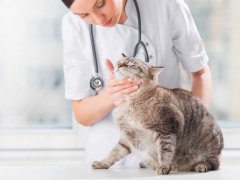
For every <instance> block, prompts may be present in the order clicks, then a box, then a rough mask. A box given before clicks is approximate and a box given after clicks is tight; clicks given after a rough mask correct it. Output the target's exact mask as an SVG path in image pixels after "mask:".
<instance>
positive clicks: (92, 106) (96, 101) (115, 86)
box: [72, 60, 140, 126]
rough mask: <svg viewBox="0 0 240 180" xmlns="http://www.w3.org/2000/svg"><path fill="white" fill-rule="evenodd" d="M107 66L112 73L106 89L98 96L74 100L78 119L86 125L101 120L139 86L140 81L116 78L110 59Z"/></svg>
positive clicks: (73, 103) (74, 109)
mask: <svg viewBox="0 0 240 180" xmlns="http://www.w3.org/2000/svg"><path fill="white" fill-rule="evenodd" d="M106 66H107V69H108V72H109V75H110V80H109V81H108V82H107V84H106V89H105V90H104V91H103V92H102V93H100V94H98V95H96V96H93V97H88V98H85V99H83V100H77V101H72V109H73V112H74V115H75V117H76V120H77V121H78V122H79V123H80V124H82V125H84V126H91V125H92V124H94V123H96V122H97V121H99V120H101V119H102V118H103V117H104V116H105V115H106V114H107V113H109V112H111V111H112V110H113V109H114V108H115V107H117V106H119V105H120V104H122V103H123V102H125V96H126V95H128V94H130V93H132V92H134V91H136V90H137V89H138V88H139V85H140V83H139V82H133V81H132V80H131V79H128V78H125V79H120V80H117V79H115V77H114V67H113V64H112V63H111V61H110V60H106Z"/></svg>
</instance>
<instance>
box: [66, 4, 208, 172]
mask: <svg viewBox="0 0 240 180" xmlns="http://www.w3.org/2000/svg"><path fill="white" fill-rule="evenodd" d="M62 1H63V3H64V4H65V5H66V6H67V7H68V8H69V10H70V11H69V12H68V13H67V14H66V15H65V16H64V17H63V21H62V36H63V46H64V64H63V65H64V77H65V97H66V99H69V100H71V101H72V109H73V112H74V115H75V118H76V120H77V121H78V122H79V123H80V124H82V125H84V126H88V127H90V132H89V136H88V137H86V138H88V140H87V146H86V151H85V160H84V163H85V166H86V167H90V165H91V163H92V162H93V161H95V160H102V159H103V158H105V157H106V156H107V155H108V154H109V153H110V151H111V150H112V148H113V147H114V146H115V144H117V142H118V140H119V138H120V134H119V132H118V130H117V127H115V126H114V123H113V120H112V114H111V111H112V110H113V109H114V108H115V107H117V106H119V105H120V104H121V103H123V102H124V97H125V96H126V95H127V94H130V93H132V92H134V91H137V90H138V88H139V87H140V86H139V82H132V81H131V79H123V80H116V79H115V77H114V72H113V70H114V65H115V63H116V61H117V60H119V59H120V58H121V57H122V53H124V54H125V55H127V56H133V54H134V51H135V47H136V44H137V42H138V41H139V27H141V33H140V35H141V41H142V42H143V44H142V45H141V46H139V47H137V53H136V54H135V57H137V58H138V59H141V60H143V61H144V60H145V61H149V62H148V63H150V64H151V65H153V66H164V69H163V70H162V72H161V74H160V75H159V84H160V85H162V86H163V87H166V88H177V87H181V81H180V65H182V67H183V68H184V70H185V71H186V72H188V73H191V77H192V78H191V80H192V92H193V94H194V95H195V96H196V97H198V98H199V99H200V100H201V101H202V103H203V104H205V105H206V106H207V107H208V106H209V102H210V96H211V72H210V69H209V66H208V56H207V54H206V51H205V49H204V46H203V43H202V40H201V37H200V35H199V33H198V30H197V28H196V25H195V23H194V20H193V18H192V15H191V13H190V11H189V8H188V6H187V5H186V3H185V2H184V0H62ZM136 3H137V5H136ZM137 6H138V8H139V12H137ZM138 13H140V18H141V26H139V18H138ZM90 24H92V26H90ZM144 48H146V49H144ZM146 50H147V55H146ZM96 60H97V63H96ZM96 65H97V66H96ZM94 88H95V89H94ZM97 88H100V89H97ZM139 161H140V160H139V157H138V156H137V154H131V155H129V156H127V157H125V158H124V159H122V160H121V161H119V162H117V163H116V164H115V165H114V166H113V167H119V166H124V167H136V166H138V162H139Z"/></svg>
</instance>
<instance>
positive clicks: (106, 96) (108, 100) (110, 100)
mask: <svg viewBox="0 0 240 180" xmlns="http://www.w3.org/2000/svg"><path fill="white" fill-rule="evenodd" d="M99 95H100V96H101V97H102V101H103V102H106V103H107V104H109V107H110V108H112V109H114V108H115V104H114V99H113V98H112V96H110V95H109V94H108V93H107V92H106V91H105V90H103V91H102V92H101V93H100V94H99Z"/></svg>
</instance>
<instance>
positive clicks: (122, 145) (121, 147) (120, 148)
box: [92, 139, 131, 169]
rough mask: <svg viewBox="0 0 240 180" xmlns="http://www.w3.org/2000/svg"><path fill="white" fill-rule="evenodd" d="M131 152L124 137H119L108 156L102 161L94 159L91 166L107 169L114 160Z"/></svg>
mask: <svg viewBox="0 0 240 180" xmlns="http://www.w3.org/2000/svg"><path fill="white" fill-rule="evenodd" d="M130 153H131V149H130V148H129V146H128V144H127V142H126V141H125V140H124V139H121V140H120V141H119V142H118V144H117V145H116V146H115V147H114V148H113V150H112V151H111V153H110V154H109V156H108V157H107V158H105V159H103V160H102V161H94V162H93V163H92V167H93V168H94V169H108V168H109V167H111V166H112V165H113V164H114V163H115V162H117V161H119V160H120V159H122V158H123V157H125V156H126V155H128V154H130Z"/></svg>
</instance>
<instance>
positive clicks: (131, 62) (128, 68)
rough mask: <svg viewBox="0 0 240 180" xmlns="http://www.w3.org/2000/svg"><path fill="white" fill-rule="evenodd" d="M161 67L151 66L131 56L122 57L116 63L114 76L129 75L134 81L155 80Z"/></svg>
mask: <svg viewBox="0 0 240 180" xmlns="http://www.w3.org/2000/svg"><path fill="white" fill-rule="evenodd" d="M162 68H163V67H156V66H151V65H150V64H148V63H146V62H143V61H141V60H138V59H135V58H133V57H123V58H122V59H120V60H119V61H118V62H117V64H116V69H115V76H116V78H117V79H123V78H125V77H130V78H132V79H134V80H135V81H141V80H144V81H146V80H150V81H155V80H156V79H157V76H158V74H159V73H160V71H161V69H162Z"/></svg>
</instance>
